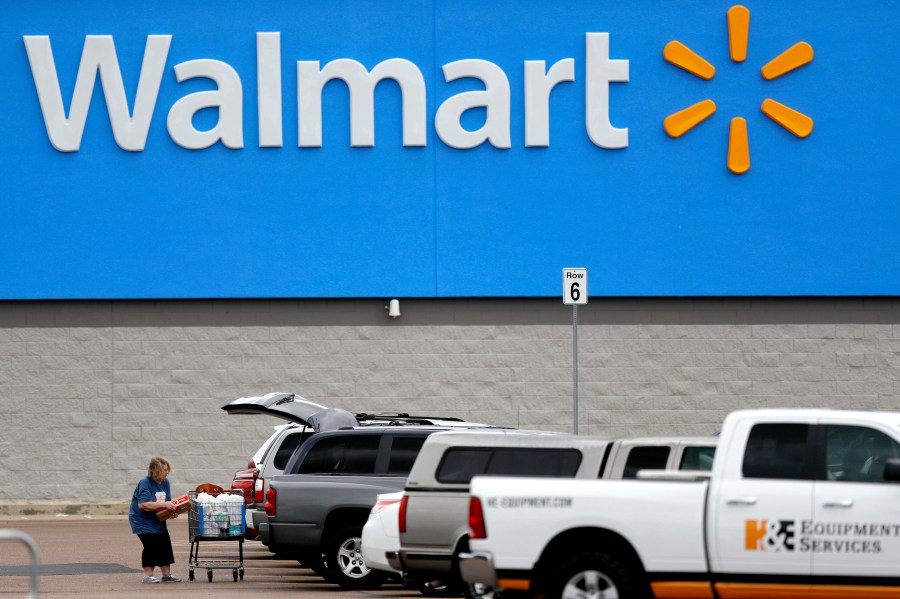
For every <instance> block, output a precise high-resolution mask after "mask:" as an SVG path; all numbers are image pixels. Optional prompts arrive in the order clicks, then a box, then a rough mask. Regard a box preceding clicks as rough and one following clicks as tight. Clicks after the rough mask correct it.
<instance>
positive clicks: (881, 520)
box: [460, 409, 900, 599]
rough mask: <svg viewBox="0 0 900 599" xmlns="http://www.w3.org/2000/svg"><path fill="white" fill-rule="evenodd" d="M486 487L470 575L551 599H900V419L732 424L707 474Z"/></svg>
mask: <svg viewBox="0 0 900 599" xmlns="http://www.w3.org/2000/svg"><path fill="white" fill-rule="evenodd" d="M639 478H644V479H648V478H649V479H651V480H642V481H618V480H575V479H565V480H555V481H553V484H552V485H548V484H547V481H546V479H535V478H508V477H507V478H491V477H475V478H474V479H472V485H471V500H470V513H469V524H470V528H471V530H470V537H469V546H470V551H469V552H467V553H464V554H462V555H461V556H460V570H461V573H462V576H463V578H464V579H465V580H466V581H467V582H469V583H472V584H475V585H482V586H484V587H489V588H493V589H496V590H503V591H527V592H528V593H529V594H530V595H532V596H537V595H543V596H544V597H546V599H560V598H566V599H575V598H583V597H592V598H594V599H600V598H603V599H608V598H616V599H627V598H632V597H634V598H643V597H655V598H657V599H663V598H667V599H675V598H678V599H688V598H698V599H700V598H704V599H706V598H708V599H714V598H716V599H737V598H748V599H749V598H753V599H759V598H767V597H779V598H782V599H786V598H794V597H827V598H830V599H845V598H857V597H873V598H874V597H879V598H886V597H898V598H900V484H897V483H898V482H900V413H889V412H863V411H844V410H815V409H798V410H787V409H780V410H779V409H767V410H745V411H738V412H734V413H732V414H730V415H729V416H728V417H727V418H726V420H725V424H724V426H723V428H722V433H721V436H720V438H719V445H718V449H717V450H716V454H715V458H714V460H713V467H712V471H711V472H708V473H700V472H696V473H689V472H670V473H662V472H649V471H644V472H642V473H640V474H639Z"/></svg>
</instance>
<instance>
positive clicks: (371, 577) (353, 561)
mask: <svg viewBox="0 0 900 599" xmlns="http://www.w3.org/2000/svg"><path fill="white" fill-rule="evenodd" d="M325 566H326V567H327V569H328V576H329V578H330V579H331V580H332V581H333V582H336V583H338V584H339V585H340V586H341V588H343V589H348V590H359V589H376V588H378V587H380V586H381V584H382V583H383V582H384V578H385V577H384V575H383V574H382V573H381V572H379V571H378V570H372V569H370V568H369V567H368V566H366V562H365V561H363V558H362V526H359V525H350V526H345V527H344V528H341V529H338V530H337V531H336V532H334V533H333V534H331V535H330V536H329V537H328V540H327V541H326V543H325Z"/></svg>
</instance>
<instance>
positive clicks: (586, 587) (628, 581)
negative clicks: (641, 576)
mask: <svg viewBox="0 0 900 599" xmlns="http://www.w3.org/2000/svg"><path fill="white" fill-rule="evenodd" d="M556 571H557V574H556V576H555V577H554V578H553V580H552V582H551V585H550V592H549V593H548V594H547V599H582V598H583V597H602V598H603V599H630V598H632V597H644V596H645V594H644V593H643V592H642V590H641V588H640V585H639V584H637V583H636V581H635V580H634V577H633V576H632V574H631V573H630V572H629V571H628V569H627V568H626V567H625V566H624V565H623V564H622V562H621V561H619V560H618V559H616V558H614V557H613V556H611V555H609V554H606V553H602V552H599V551H586V552H584V553H580V554H576V555H574V556H571V557H570V558H568V559H565V560H563V561H562V562H560V564H559V568H557V569H556Z"/></svg>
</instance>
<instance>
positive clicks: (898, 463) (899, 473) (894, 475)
mask: <svg viewBox="0 0 900 599" xmlns="http://www.w3.org/2000/svg"><path fill="white" fill-rule="evenodd" d="M884 480H887V481H893V482H900V458H888V459H887V461H886V462H885V463H884Z"/></svg>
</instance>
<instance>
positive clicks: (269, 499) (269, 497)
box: [265, 488, 276, 516]
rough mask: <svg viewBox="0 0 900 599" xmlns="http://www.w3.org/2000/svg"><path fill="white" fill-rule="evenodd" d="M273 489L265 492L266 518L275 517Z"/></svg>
mask: <svg viewBox="0 0 900 599" xmlns="http://www.w3.org/2000/svg"><path fill="white" fill-rule="evenodd" d="M275 495H276V493H275V489H272V488H270V489H269V490H268V491H266V507H265V509H266V516H274V515H275Z"/></svg>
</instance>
